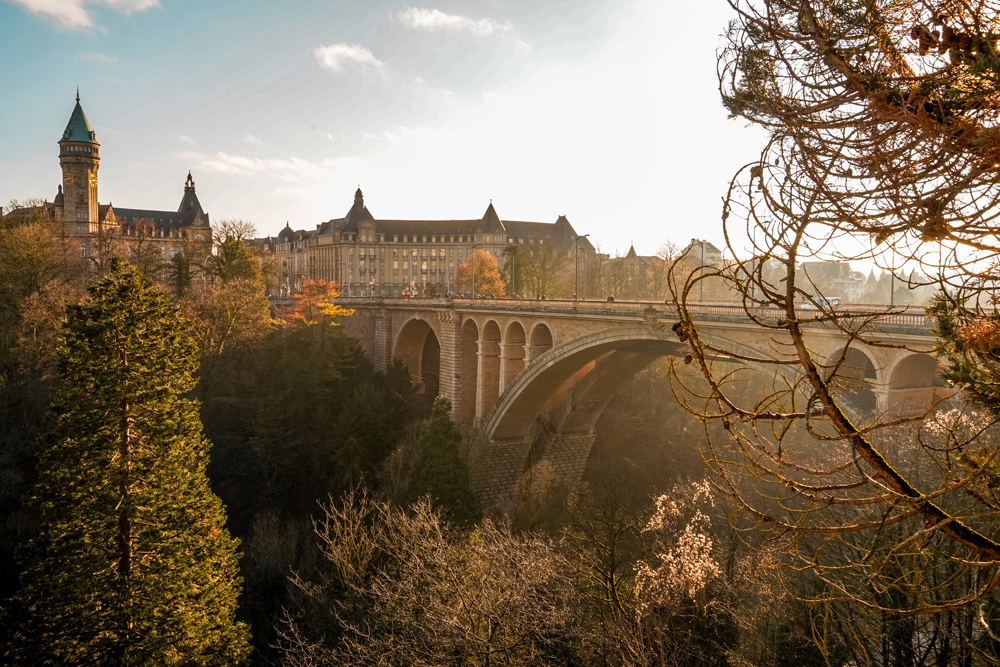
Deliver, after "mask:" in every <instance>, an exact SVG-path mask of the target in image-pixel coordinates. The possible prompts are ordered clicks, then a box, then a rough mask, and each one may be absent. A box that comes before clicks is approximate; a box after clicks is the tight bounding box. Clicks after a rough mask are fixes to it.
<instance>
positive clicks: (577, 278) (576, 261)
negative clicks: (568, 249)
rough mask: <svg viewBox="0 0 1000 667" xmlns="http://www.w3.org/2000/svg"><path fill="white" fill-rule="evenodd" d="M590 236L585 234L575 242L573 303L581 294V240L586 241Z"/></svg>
mask: <svg viewBox="0 0 1000 667" xmlns="http://www.w3.org/2000/svg"><path fill="white" fill-rule="evenodd" d="M588 236H590V234H584V235H583V236H577V237H576V240H575V241H573V245H574V247H575V248H576V250H575V251H574V253H573V262H574V266H573V274H574V277H573V301H576V295H577V294H578V293H579V287H580V239H585V238H587V237H588Z"/></svg>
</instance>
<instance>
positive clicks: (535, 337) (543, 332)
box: [528, 322, 555, 361]
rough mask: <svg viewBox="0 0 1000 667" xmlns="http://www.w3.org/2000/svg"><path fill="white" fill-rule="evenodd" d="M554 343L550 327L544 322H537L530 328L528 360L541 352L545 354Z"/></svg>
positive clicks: (532, 359) (531, 359) (533, 358)
mask: <svg viewBox="0 0 1000 667" xmlns="http://www.w3.org/2000/svg"><path fill="white" fill-rule="evenodd" d="M553 345H555V336H553V334H552V329H551V327H549V325H547V324H545V323H544V322H538V323H537V324H535V326H534V327H532V328H531V338H530V340H529V347H528V361H534V360H535V359H537V358H538V357H539V356H541V355H542V354H545V353H546V352H548V351H549V350H551V349H552V346H553Z"/></svg>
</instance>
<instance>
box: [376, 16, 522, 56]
mask: <svg viewBox="0 0 1000 667" xmlns="http://www.w3.org/2000/svg"><path fill="white" fill-rule="evenodd" d="M393 16H394V17H395V19H396V20H397V21H398V22H399V23H401V24H402V25H404V26H406V27H408V28H413V29H415V30H448V31H451V32H467V33H470V34H472V35H474V36H476V37H487V36H489V35H500V36H503V37H509V38H511V39H513V40H514V42H515V43H516V44H517V45H518V46H519V47H522V48H530V45H529V44H527V43H526V42H523V41H521V40H520V39H517V38H516V37H515V36H514V27H513V26H512V25H511V24H510V23H507V22H506V21H505V22H503V23H500V22H498V21H494V20H493V19H489V18H485V19H472V18H469V17H467V16H459V15H457V14H446V13H444V12H442V11H441V10H440V9H427V8H426V7H404V8H403V9H401V10H399V11H398V12H395V13H394V14H393Z"/></svg>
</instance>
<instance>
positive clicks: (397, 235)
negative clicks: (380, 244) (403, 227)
mask: <svg viewBox="0 0 1000 667" xmlns="http://www.w3.org/2000/svg"><path fill="white" fill-rule="evenodd" d="M397 241H399V234H393V235H392V242H393V243H396V242H397Z"/></svg>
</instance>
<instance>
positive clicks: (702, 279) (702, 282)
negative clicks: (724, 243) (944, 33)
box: [698, 239, 705, 303]
mask: <svg viewBox="0 0 1000 667" xmlns="http://www.w3.org/2000/svg"><path fill="white" fill-rule="evenodd" d="M698 271H699V274H698V276H699V278H700V279H699V280H698V285H699V288H700V292H699V294H700V295H699V296H698V300H699V301H701V302H703V303H704V301H705V239H702V240H701V266H700V267H698Z"/></svg>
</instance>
